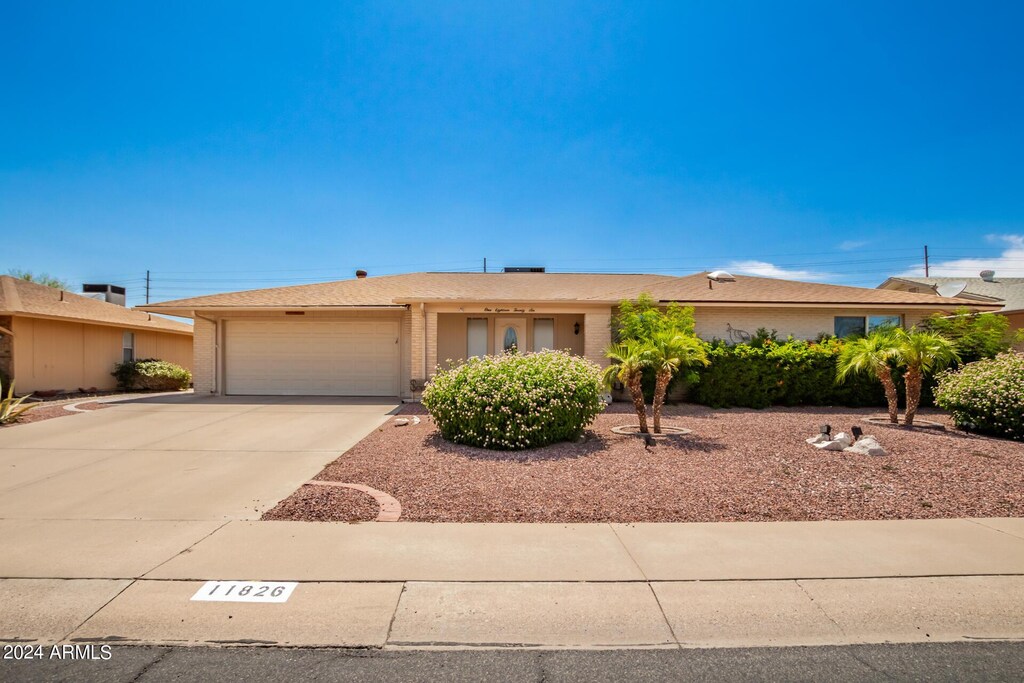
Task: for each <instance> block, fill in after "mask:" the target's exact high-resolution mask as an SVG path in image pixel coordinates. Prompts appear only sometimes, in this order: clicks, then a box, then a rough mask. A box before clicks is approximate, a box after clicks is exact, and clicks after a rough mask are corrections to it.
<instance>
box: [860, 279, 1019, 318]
mask: <svg viewBox="0 0 1024 683" xmlns="http://www.w3.org/2000/svg"><path fill="white" fill-rule="evenodd" d="M952 282H964V283H966V284H967V288H966V289H965V290H964V292H963V294H962V295H961V296H965V295H966V296H971V295H973V296H976V297H984V298H986V299H995V300H998V301H999V302H1002V303H1003V311H1020V310H1024V277H997V278H996V279H995V281H994V282H989V281H988V280H982V279H981V278H980V277H903V276H900V277H891V278H889V279H888V280H886V281H885V282H883V283H882V284H880V285H878V286H879V288H887V287H888V286H889V285H890V284H891V285H893V286H899V284H901V283H906V284H910V285H922V286H925V287H937V286H938V285H944V284H949V283H952Z"/></svg>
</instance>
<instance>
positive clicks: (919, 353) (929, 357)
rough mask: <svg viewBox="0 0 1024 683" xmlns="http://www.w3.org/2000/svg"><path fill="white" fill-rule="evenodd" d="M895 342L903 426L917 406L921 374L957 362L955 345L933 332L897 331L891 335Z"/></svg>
mask: <svg viewBox="0 0 1024 683" xmlns="http://www.w3.org/2000/svg"><path fill="white" fill-rule="evenodd" d="M893 339H894V341H895V342H896V354H897V355H896V357H897V359H898V362H899V364H900V365H903V366H906V368H907V374H906V383H907V410H906V414H905V415H904V417H903V423H904V424H905V425H907V426H908V427H912V426H913V425H914V416H915V415H917V409H918V407H919V406H920V405H921V382H922V379H923V378H924V375H926V374H931V373H933V372H937V371H939V370H942V369H944V368H946V367H948V366H949V365H951V364H953V363H958V362H960V354H958V353H957V350H956V343H955V342H953V341H952V340H951V339H949V338H947V337H944V336H942V335H941V334H938V333H936V332H923V331H920V330H918V329H917V328H911V329H910V330H909V331H907V330H904V329H897V330H895V331H894V332H893Z"/></svg>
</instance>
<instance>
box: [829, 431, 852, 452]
mask: <svg viewBox="0 0 1024 683" xmlns="http://www.w3.org/2000/svg"><path fill="white" fill-rule="evenodd" d="M832 440H833V441H835V442H836V443H841V444H843V448H847V447H849V446H852V445H853V437H852V436H850V435H849V434H847V433H846V432H839V433H838V434H836V435H835V436H834V437H833V438H832Z"/></svg>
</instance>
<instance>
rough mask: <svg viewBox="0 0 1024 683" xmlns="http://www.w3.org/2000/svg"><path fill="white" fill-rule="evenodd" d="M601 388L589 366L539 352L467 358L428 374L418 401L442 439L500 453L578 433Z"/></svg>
mask: <svg viewBox="0 0 1024 683" xmlns="http://www.w3.org/2000/svg"><path fill="white" fill-rule="evenodd" d="M602 393H603V387H602V384H601V369H600V368H599V367H598V366H597V365H596V364H594V363H592V362H590V361H588V360H586V359H584V358H580V357H578V356H572V355H570V354H568V353H566V352H564V351H544V352H541V353H528V354H515V353H512V354H505V355H501V356H487V357H485V358H473V359H470V360H469V361H467V362H465V363H463V364H461V365H457V366H455V367H454V368H451V369H449V370H444V371H441V372H439V373H438V374H436V375H435V376H434V377H433V379H431V380H430V382H429V384H427V386H426V388H425V389H424V390H423V398H422V401H423V406H424V407H425V408H426V409H427V411H428V412H429V413H430V415H431V417H433V418H434V422H435V423H436V424H437V428H438V429H439V430H440V432H441V436H443V437H444V438H445V439H447V440H449V441H452V442H454V443H460V444H466V445H469V446H478V447H480V448H489V449H493V450H503V451H506V450H522V449H526V448H538V447H540V446H546V445H548V444H552V443H557V442H559V441H573V440H575V439H578V438H579V437H580V436H581V435H582V434H583V430H584V428H586V426H587V425H589V424H590V423H591V422H593V421H594V417H596V416H597V414H598V413H600V412H601V411H602V410H604V407H605V404H604V401H603V400H602Z"/></svg>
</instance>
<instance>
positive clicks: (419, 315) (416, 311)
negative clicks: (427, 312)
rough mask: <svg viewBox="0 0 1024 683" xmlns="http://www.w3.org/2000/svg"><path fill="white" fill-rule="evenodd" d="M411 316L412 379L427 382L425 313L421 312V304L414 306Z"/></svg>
mask: <svg viewBox="0 0 1024 683" xmlns="http://www.w3.org/2000/svg"><path fill="white" fill-rule="evenodd" d="M410 314H411V318H412V320H411V321H410V328H411V329H410V335H409V341H410V343H411V345H412V346H411V348H410V357H411V359H412V379H418V380H425V379H426V378H427V377H426V371H425V369H424V361H425V360H426V358H425V356H424V353H425V350H424V339H425V335H426V330H425V328H424V324H423V322H424V316H423V311H421V310H420V307H419V304H413V305H412V307H411V311H410ZM435 353H436V350H435Z"/></svg>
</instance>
